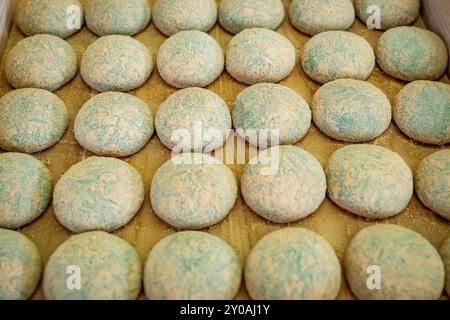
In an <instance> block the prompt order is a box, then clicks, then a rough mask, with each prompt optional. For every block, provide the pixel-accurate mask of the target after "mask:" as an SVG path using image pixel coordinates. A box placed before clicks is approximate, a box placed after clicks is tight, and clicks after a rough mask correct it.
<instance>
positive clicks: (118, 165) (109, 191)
mask: <svg viewBox="0 0 450 320" xmlns="http://www.w3.org/2000/svg"><path fill="white" fill-rule="evenodd" d="M143 201H144V184H143V181H142V177H141V176H140V174H139V173H138V172H137V171H136V169H134V168H133V167H132V166H130V165H129V164H128V163H126V162H124V161H121V160H118V159H115V158H103V157H90V158H88V159H86V160H83V161H81V162H79V163H77V164H75V165H74V166H72V167H71V168H70V169H69V170H68V171H66V173H64V175H63V176H62V177H61V179H60V180H59V181H58V183H57V184H56V186H55V190H54V192H53V209H54V211H55V216H56V218H57V219H58V221H59V222H60V223H61V224H62V225H64V226H65V227H66V228H68V229H70V230H71V231H73V232H85V231H92V230H104V231H114V230H116V229H118V228H120V227H123V226H124V225H126V224H127V223H128V222H129V221H130V220H131V219H132V218H133V217H134V215H135V214H136V213H137V212H138V210H139V208H140V207H141V205H142V202H143Z"/></svg>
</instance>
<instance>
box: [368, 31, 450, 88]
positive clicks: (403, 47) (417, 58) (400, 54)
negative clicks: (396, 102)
mask: <svg viewBox="0 0 450 320" xmlns="http://www.w3.org/2000/svg"><path fill="white" fill-rule="evenodd" d="M376 55H377V62H378V65H379V66H380V68H381V69H382V70H383V71H384V72H386V73H387V74H389V75H390V76H392V77H394V78H397V79H400V80H404V81H414V80H437V79H439V78H440V77H441V76H442V75H443V74H444V72H445V70H446V68H447V63H448V52H447V47H446V45H445V43H444V41H443V40H442V39H441V38H439V36H438V35H437V34H435V33H433V32H431V31H428V30H425V29H421V28H416V27H397V28H393V29H390V30H388V31H386V32H385V33H383V34H382V36H381V37H380V39H379V41H378V46H377V49H376Z"/></svg>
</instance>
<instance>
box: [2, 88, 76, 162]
mask: <svg viewBox="0 0 450 320" xmlns="http://www.w3.org/2000/svg"><path fill="white" fill-rule="evenodd" d="M0 110H1V112H0V147H1V148H2V149H4V150H7V151H18V152H24V153H35V152H39V151H42V150H45V149H47V148H50V147H51V146H53V145H54V144H55V143H56V142H58V141H59V139H61V137H62V135H63V134H64V132H65V131H66V129H67V126H68V124H69V116H68V114H67V109H66V106H65V105H64V102H62V100H61V99H59V98H58V97H57V96H56V95H54V94H53V93H51V92H49V91H46V90H42V89H33V88H28V89H18V90H14V91H11V92H9V93H7V94H6V95H4V96H3V97H2V98H1V99H0Z"/></svg>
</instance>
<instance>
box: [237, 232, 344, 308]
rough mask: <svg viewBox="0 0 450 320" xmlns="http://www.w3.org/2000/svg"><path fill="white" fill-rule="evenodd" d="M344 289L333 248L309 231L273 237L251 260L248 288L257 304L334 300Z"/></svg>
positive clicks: (260, 244)
mask: <svg viewBox="0 0 450 320" xmlns="http://www.w3.org/2000/svg"><path fill="white" fill-rule="evenodd" d="M340 285H341V267H340V265H339V260H338V258H337V257H336V254H335V252H334V250H333V248H332V247H331V246H330V245H329V244H328V242H327V241H325V239H323V238H322V237H321V236H320V235H318V234H317V233H315V232H312V231H310V230H308V229H304V228H285V229H281V230H277V231H274V232H272V233H269V234H268V235H266V236H265V237H263V238H262V239H261V240H260V241H259V242H258V243H257V244H256V246H255V247H254V248H253V249H252V250H251V251H250V254H249V256H248V257H247V262H246V266H245V286H246V287H247V290H248V292H249V294H250V296H251V297H252V298H253V299H255V300H332V299H335V298H336V296H337V294H338V292H339V288H340Z"/></svg>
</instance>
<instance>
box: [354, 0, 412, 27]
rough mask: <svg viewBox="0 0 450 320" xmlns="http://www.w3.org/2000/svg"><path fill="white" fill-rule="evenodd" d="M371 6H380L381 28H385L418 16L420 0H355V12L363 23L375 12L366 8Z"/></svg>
mask: <svg viewBox="0 0 450 320" xmlns="http://www.w3.org/2000/svg"><path fill="white" fill-rule="evenodd" d="M371 6H377V7H378V8H380V13H381V17H380V23H381V29H382V30H387V29H390V28H394V27H399V26H407V25H410V24H411V23H413V22H414V21H415V20H416V19H417V17H418V16H419V10H420V0H355V8H356V14H357V15H358V17H359V18H360V19H361V21H362V22H363V23H364V24H367V21H368V20H369V18H370V17H371V16H372V15H373V14H374V13H375V11H374V10H368V9H369V7H371ZM370 20H372V19H370Z"/></svg>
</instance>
